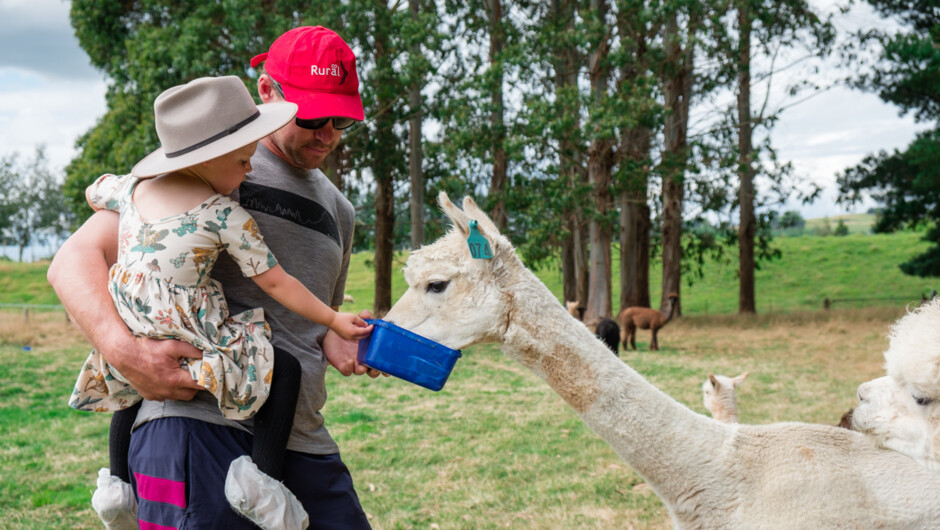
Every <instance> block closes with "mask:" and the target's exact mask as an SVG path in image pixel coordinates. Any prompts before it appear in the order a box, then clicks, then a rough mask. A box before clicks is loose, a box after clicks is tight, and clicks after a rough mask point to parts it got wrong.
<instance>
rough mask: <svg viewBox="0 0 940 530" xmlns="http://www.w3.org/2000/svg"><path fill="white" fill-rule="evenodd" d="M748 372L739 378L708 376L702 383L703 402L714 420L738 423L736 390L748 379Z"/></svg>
mask: <svg viewBox="0 0 940 530" xmlns="http://www.w3.org/2000/svg"><path fill="white" fill-rule="evenodd" d="M747 375H748V372H744V373H743V374H741V375H739V376H737V377H727V376H724V375H715V374H708V379H706V380H705V382H704V383H702V401H703V402H704V403H705V408H706V409H708V411H709V412H711V413H712V418H715V419H716V420H718V421H722V422H725V423H737V422H738V402H737V399H735V389H736V388H737V387H738V385H740V384H741V383H743V382H744V380H745V379H747Z"/></svg>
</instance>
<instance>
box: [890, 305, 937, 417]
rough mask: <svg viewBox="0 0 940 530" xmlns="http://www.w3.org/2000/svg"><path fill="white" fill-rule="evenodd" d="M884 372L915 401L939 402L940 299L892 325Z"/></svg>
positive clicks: (915, 310) (919, 308)
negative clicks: (923, 399) (922, 399)
mask: <svg viewBox="0 0 940 530" xmlns="http://www.w3.org/2000/svg"><path fill="white" fill-rule="evenodd" d="M888 338H889V344H888V349H887V351H885V354H884V355H885V370H886V371H887V372H888V375H889V376H891V377H892V378H894V380H895V381H897V383H898V384H899V385H901V386H902V387H906V388H907V389H908V390H910V392H911V394H912V395H914V396H915V397H916V398H926V399H932V400H934V401H940V298H936V299H933V300H931V301H930V302H928V303H925V304H923V305H921V306H920V307H918V308H916V309H914V310H913V311H911V312H910V313H908V314H907V315H905V316H904V318H902V319H900V320H898V322H897V323H896V324H895V325H894V326H892V328H891V332H890V333H889V335H888Z"/></svg>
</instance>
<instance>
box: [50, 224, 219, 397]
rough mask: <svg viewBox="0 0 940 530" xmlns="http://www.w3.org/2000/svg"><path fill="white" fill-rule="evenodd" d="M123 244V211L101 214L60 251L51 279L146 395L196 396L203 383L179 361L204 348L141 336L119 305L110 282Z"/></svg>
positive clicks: (72, 312) (78, 319)
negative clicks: (133, 330)
mask: <svg viewBox="0 0 940 530" xmlns="http://www.w3.org/2000/svg"><path fill="white" fill-rule="evenodd" d="M117 245H118V215H117V213H115V212H112V211H108V210H101V211H98V212H95V214H93V215H92V216H91V217H90V218H89V219H88V221H86V222H85V224H83V225H82V226H81V227H80V228H79V229H78V230H77V231H76V232H75V233H74V234H72V236H71V237H69V239H68V240H67V241H66V242H65V244H63V245H62V248H60V249H59V251H58V252H56V255H55V258H53V260H52V263H51V264H50V265H49V271H48V273H47V279H48V280H49V283H50V284H52V288H53V289H55V292H56V294H57V295H58V296H59V300H60V301H61V302H62V304H63V305H64V306H65V310H66V311H68V314H69V317H70V318H71V319H72V321H74V322H75V324H76V325H78V327H79V329H81V330H82V332H83V333H84V334H85V336H86V337H87V338H88V340H89V341H90V342H91V343H92V344H93V345H94V346H95V348H97V349H98V352H99V353H101V355H102V356H104V358H105V359H107V361H108V362H109V363H110V364H112V365H113V366H114V367H115V368H117V370H118V371H119V372H121V375H123V376H124V377H126V378H127V380H128V381H130V383H131V385H133V387H134V388H135V389H137V391H138V392H140V394H141V395H142V396H143V397H144V398H145V399H150V400H157V401H161V400H164V399H183V400H188V399H192V398H193V396H195V395H196V391H198V390H199V389H201V388H202V387H200V386H199V385H198V384H197V383H196V382H195V381H194V380H193V378H192V377H191V376H190V375H189V372H187V371H185V370H181V369H180V367H179V359H180V358H181V357H196V358H198V357H202V352H201V351H200V350H199V349H198V348H196V347H194V346H192V345H190V344H188V343H186V342H182V341H175V340H151V339H144V338H137V337H135V336H134V335H133V334H132V333H131V332H130V330H129V329H128V328H127V325H125V324H124V321H123V320H121V317H120V315H119V314H118V312H117V309H116V308H115V307H114V302H113V301H112V300H111V295H110V294H109V293H108V287H107V285H108V271H109V269H110V267H111V264H113V263H114V262H115V260H116V259H117Z"/></svg>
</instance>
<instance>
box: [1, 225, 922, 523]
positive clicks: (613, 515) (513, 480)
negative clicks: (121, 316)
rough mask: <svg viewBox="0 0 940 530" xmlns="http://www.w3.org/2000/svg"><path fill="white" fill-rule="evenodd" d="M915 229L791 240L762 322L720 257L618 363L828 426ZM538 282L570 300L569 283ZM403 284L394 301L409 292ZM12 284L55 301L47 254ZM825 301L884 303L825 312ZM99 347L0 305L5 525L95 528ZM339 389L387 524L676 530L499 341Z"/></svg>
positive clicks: (753, 408)
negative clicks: (89, 373) (76, 397)
mask: <svg viewBox="0 0 940 530" xmlns="http://www.w3.org/2000/svg"><path fill="white" fill-rule="evenodd" d="M918 237H919V236H917V235H916V234H896V235H892V236H870V235H869V236H863V235H850V236H846V237H840V238H835V237H830V238H819V237H795V238H783V239H781V240H779V243H780V245H781V247H783V248H784V258H783V259H782V260H779V261H776V262H774V263H771V264H768V265H766V266H765V267H764V268H763V269H762V270H761V271H760V272H759V274H758V298H759V300H761V302H760V304H762V305H759V311H760V314H759V315H756V316H749V317H741V316H738V315H736V314H734V311H735V303H736V302H735V300H736V298H737V290H736V283H735V282H734V275H733V264H710V265H709V266H708V268H707V269H706V278H705V279H704V280H701V281H698V282H696V283H695V284H694V285H692V286H691V287H688V286H686V285H684V286H683V299H684V305H685V308H686V315H685V316H684V317H683V318H681V319H678V320H675V321H673V322H672V323H670V324H669V326H667V327H666V328H665V329H664V330H663V331H662V332H661V334H660V344H661V347H662V350H661V351H659V352H655V353H651V352H649V351H648V345H649V334H648V333H645V332H642V331H641V332H640V335H639V337H638V341H637V342H638V345H639V347H640V351H639V352H625V353H622V354H621V359H622V360H623V361H624V362H626V363H628V364H630V365H631V366H632V367H634V368H635V369H636V370H637V371H639V372H640V373H641V374H643V375H644V376H645V377H647V378H648V379H649V380H650V381H651V382H652V383H653V384H655V385H657V386H658V387H659V388H661V389H662V390H664V391H665V392H666V393H668V394H669V395H671V396H673V397H674V398H675V399H676V400H678V401H679V402H681V403H683V404H685V405H687V406H689V407H690V408H691V409H693V410H695V411H697V412H700V413H705V410H704V407H703V406H702V404H701V383H702V381H703V380H704V379H705V377H706V375H707V374H708V373H709V372H715V373H724V374H726V375H736V374H738V373H740V372H742V371H749V372H750V373H751V376H750V377H749V378H748V380H747V381H746V382H745V383H744V384H743V386H742V387H741V388H740V389H739V393H738V403H739V408H740V412H741V421H742V422H744V423H757V424H762V423H771V422H776V421H784V420H796V421H806V422H815V423H826V424H834V423H836V422H837V421H838V420H839V417H840V416H841V414H842V413H843V412H844V411H845V410H847V409H848V408H849V407H851V406H853V405H854V402H855V389H856V387H857V386H858V384H859V383H861V382H863V381H866V380H869V379H872V378H874V377H877V376H879V375H881V373H882V368H881V363H882V359H881V352H882V351H883V350H884V348H885V346H886V339H885V335H886V332H887V330H888V326H889V325H890V323H891V322H892V321H894V320H895V319H897V318H898V317H899V316H900V315H902V314H903V311H904V308H905V307H906V305H907V304H908V303H909V302H908V300H910V301H913V300H916V299H918V298H919V295H920V293H921V292H924V290H925V289H929V288H931V287H932V284H931V283H930V282H927V281H924V280H918V279H911V278H908V277H904V276H903V275H901V274H900V272H899V271H897V262H898V261H899V260H903V259H906V256H908V255H910V254H911V253H916V252H920V251H921V250H922V248H923V243H922V242H920V241H919V239H918ZM365 259H366V256H363V255H358V256H356V257H355V259H354V265H353V267H352V269H351V271H350V278H349V289H348V292H349V293H350V294H351V295H352V296H353V297H354V298H355V303H353V304H351V306H352V307H351V308H349V309H362V308H369V307H371V303H372V281H371V279H372V273H371V271H369V270H368V269H367V268H366V267H365V266H364V264H363V263H364V261H365ZM399 265H403V261H401V262H400V263H399ZM396 268H400V267H398V266H397V267H396ZM540 274H541V276H542V278H543V280H544V281H545V282H546V284H547V285H549V287H550V288H552V290H553V291H554V292H556V294H559V293H560V283H561V282H560V277H559V275H558V274H557V273H554V272H544V271H543V272H541V273H540ZM615 276H616V274H615ZM394 277H395V281H396V283H395V285H394V289H393V291H394V293H395V297H396V298H397V296H398V295H399V294H400V293H401V292H402V291H403V290H404V285H403V284H402V281H401V275H400V274H398V273H396V274H395V275H394ZM0 281H2V282H4V283H3V284H0V288H2V289H0V292H4V293H5V294H3V295H2V297H0V303H29V304H54V303H56V299H55V295H54V293H52V291H51V289H50V288H49V287H48V285H46V284H45V266H44V265H43V264H29V265H24V264H10V263H0ZM653 281H654V283H655V282H658V278H654V280H653ZM618 291H619V288H618V287H617V286H616V285H615V289H614V292H615V293H617V292H618ZM616 296H617V295H616V294H615V300H616ZM825 296H829V297H832V298H852V297H856V298H865V297H868V298H874V297H876V296H877V297H880V299H879V300H868V301H857V302H854V303H849V302H845V303H836V304H835V305H834V306H833V309H832V310H830V311H823V310H822V309H821V299H822V298H823V297H825ZM889 298H890V299H889ZM894 298H896V299H894ZM862 306H869V307H862ZM88 348H89V345H88V344H87V343H86V342H85V340H84V338H83V337H82V335H81V334H80V333H79V332H78V331H77V330H76V329H75V328H74V327H73V326H71V325H70V324H68V323H67V322H66V321H65V319H64V318H63V314H62V313H61V312H54V311H53V312H31V313H30V314H29V318H28V320H27V319H26V318H25V317H24V314H23V313H22V311H18V310H4V311H0V378H2V380H3V381H4V383H3V384H2V385H0V521H3V523H2V524H0V527H3V528H11V529H33V528H51V529H80V528H98V527H99V523H98V521H97V518H96V516H95V515H94V513H93V511H92V510H91V508H90V504H89V500H90V496H91V491H92V489H93V487H94V477H95V473H96V471H97V469H98V468H99V467H102V466H105V465H107V424H108V420H109V416H108V415H103V414H101V415H97V414H90V413H79V412H75V411H73V410H71V409H69V408H68V407H67V405H66V401H67V396H68V393H69V391H70V390H71V386H72V384H73V382H74V378H75V376H76V374H77V369H78V367H79V365H80V363H81V362H82V361H83V360H84V358H85V357H86V356H87V352H88ZM327 385H328V387H329V390H330V401H329V402H328V405H327V407H326V409H325V410H324V415H325V417H326V418H327V426H328V427H329V429H330V431H331V432H332V433H333V435H334V437H335V438H336V439H337V441H338V442H339V444H340V447H341V448H342V451H343V457H344V460H345V461H346V462H347V464H348V465H349V467H350V470H351V472H352V474H353V478H354V480H355V483H356V485H357V490H358V492H359V495H360V499H361V501H362V504H363V507H364V508H365V510H366V512H367V513H368V515H369V517H370V521H371V522H372V524H373V526H374V527H375V528H377V529H406V528H438V529H491V528H492V529H495V528H523V529H545V528H552V529H554V528H559V529H561V528H566V529H567V528H589V529H590V528H598V529H600V528H613V527H616V528H630V527H632V528H635V529H659V528H669V527H670V523H669V519H668V515H667V514H666V512H665V510H664V508H663V506H662V504H661V503H660V501H659V500H658V499H657V497H656V496H655V495H654V494H653V493H652V492H651V491H650V489H649V487H648V486H646V485H645V484H644V483H643V481H642V479H641V478H640V477H638V476H637V475H636V474H635V473H634V472H633V471H632V470H631V469H630V468H629V467H628V466H627V465H626V464H625V463H624V462H622V461H621V460H620V459H619V458H618V457H617V456H616V455H615V454H614V453H613V451H612V450H611V449H610V448H609V447H608V446H607V444H606V443H605V442H603V441H602V440H601V439H599V438H598V437H597V436H596V435H594V434H593V432H591V431H590V430H589V429H588V428H586V427H585V425H584V424H583V423H582V422H581V421H580V420H579V419H578V418H577V417H576V416H575V414H574V413H573V412H572V411H571V409H570V408H569V407H568V406H567V405H566V404H565V403H564V402H563V401H562V400H561V399H560V398H559V397H558V396H557V395H555V394H554V393H553V392H552V391H551V390H550V389H549V387H548V386H547V385H545V384H544V383H543V382H542V381H541V380H540V379H538V378H537V377H535V376H534V375H532V374H531V373H530V372H529V371H528V370H526V369H525V368H523V367H522V366H521V365H518V364H515V363H514V362H512V361H510V360H508V359H506V358H505V357H504V356H503V355H502V354H501V353H500V352H499V351H498V349H497V348H495V347H494V346H491V345H484V346H478V347H473V348H468V349H467V350H466V351H464V356H463V357H462V358H461V360H460V361H459V362H458V363H457V366H456V368H455V370H454V373H453V375H452V376H451V378H450V380H449V381H448V382H447V385H446V387H445V388H444V389H443V390H442V391H441V392H437V393H435V392H431V391H428V390H425V389H423V388H420V387H417V386H414V385H410V384H408V383H405V382H403V381H400V380H398V379H394V378H379V379H376V380H372V379H369V378H361V377H360V378H343V377H342V376H340V375H338V374H337V373H336V372H335V371H330V375H329V376H328V381H327Z"/></svg>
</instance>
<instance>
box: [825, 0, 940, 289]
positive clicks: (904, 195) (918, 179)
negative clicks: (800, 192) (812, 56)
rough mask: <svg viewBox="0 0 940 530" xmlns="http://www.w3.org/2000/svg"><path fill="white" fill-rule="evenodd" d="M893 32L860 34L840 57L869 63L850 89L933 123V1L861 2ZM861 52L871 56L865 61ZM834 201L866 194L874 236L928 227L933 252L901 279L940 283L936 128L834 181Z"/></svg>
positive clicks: (937, 23)
mask: <svg viewBox="0 0 940 530" xmlns="http://www.w3.org/2000/svg"><path fill="white" fill-rule="evenodd" d="M866 1H867V2H868V3H869V4H870V5H871V6H872V7H874V8H875V9H876V10H877V11H878V12H879V13H880V14H881V15H882V16H883V17H885V18H889V19H891V20H892V21H896V22H898V23H899V29H897V30H892V29H887V28H886V29H881V28H879V29H872V30H869V31H867V32H866V33H863V34H860V35H859V38H858V43H859V44H858V45H857V46H855V47H853V48H851V49H849V50H848V52H847V53H846V56H847V57H848V58H849V59H850V60H852V61H855V62H863V61H864V60H865V59H866V58H871V57H874V59H873V61H872V64H871V68H870V71H868V73H864V74H860V75H858V76H857V77H856V78H855V79H853V82H854V84H855V85H856V86H858V87H860V88H863V89H866V90H871V91H874V92H876V93H877V94H878V96H879V97H880V98H881V99H883V100H884V101H886V102H889V103H892V104H894V105H897V106H898V107H900V109H901V112H902V113H913V115H914V117H915V119H917V120H918V121H922V122H934V123H936V121H937V120H938V119H940V103H938V100H937V96H936V95H937V93H938V90H940V11H938V10H937V9H936V6H935V5H934V3H933V2H913V3H911V2H898V1H897V0H866ZM888 27H891V26H888ZM864 52H868V53H869V54H871V55H865V53H864ZM838 182H839V193H840V201H843V202H849V203H851V202H856V201H858V200H860V199H861V198H862V196H863V195H864V194H866V193H867V194H870V195H871V196H872V197H873V198H874V199H876V200H878V201H879V202H882V203H883V204H884V208H883V209H882V210H881V211H880V212H879V217H878V222H877V224H876V225H875V231H878V232H886V231H893V230H897V229H900V228H902V227H906V226H917V225H921V224H925V225H932V226H934V230H931V231H930V232H928V236H927V241H930V242H933V243H934V245H935V246H933V247H930V248H929V249H928V250H927V251H926V252H924V253H923V254H921V255H919V256H916V257H914V258H913V259H911V260H910V261H908V262H906V263H905V264H903V265H901V269H902V270H903V271H904V272H905V273H907V274H913V275H917V276H922V277H927V276H931V277H935V276H940V238H938V237H937V236H936V235H934V234H936V232H937V230H938V227H940V129H933V130H929V131H925V132H922V133H919V134H918V135H917V137H916V138H915V139H914V140H913V141H912V142H911V143H910V144H909V145H908V146H907V148H906V149H904V150H903V151H900V150H895V151H894V152H893V153H887V152H880V153H878V154H876V155H869V156H867V157H865V159H863V160H862V162H861V163H859V164H858V165H856V166H855V167H852V168H849V169H847V170H845V171H844V172H843V173H842V174H841V175H840V176H839V179H838Z"/></svg>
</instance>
